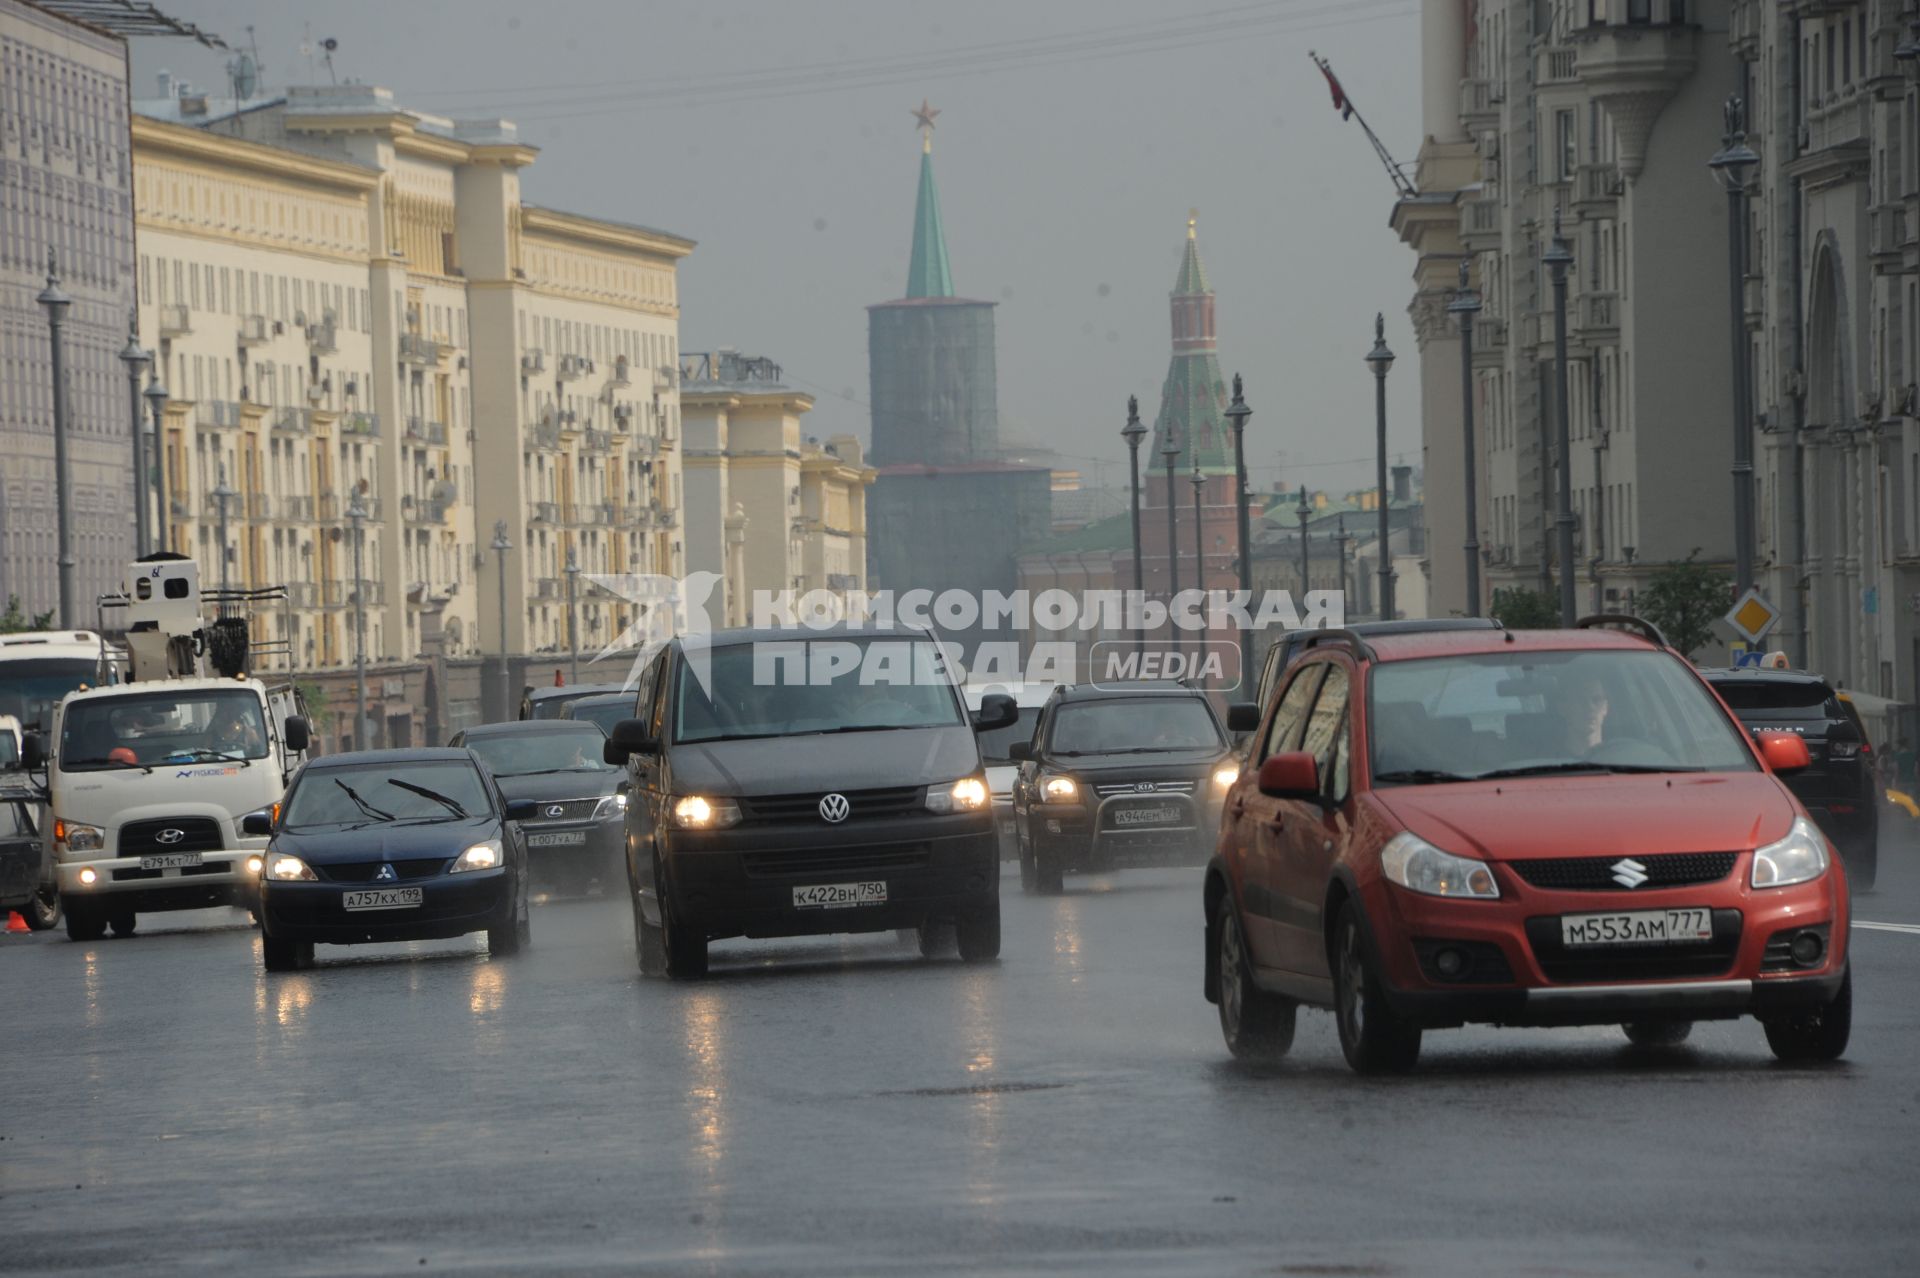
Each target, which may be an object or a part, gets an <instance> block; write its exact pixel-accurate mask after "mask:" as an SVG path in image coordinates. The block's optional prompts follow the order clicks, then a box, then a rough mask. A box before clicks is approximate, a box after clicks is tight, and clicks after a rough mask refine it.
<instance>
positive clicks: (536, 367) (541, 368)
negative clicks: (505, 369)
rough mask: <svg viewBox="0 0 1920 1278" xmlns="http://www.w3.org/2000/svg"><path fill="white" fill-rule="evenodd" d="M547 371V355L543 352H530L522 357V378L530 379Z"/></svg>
mask: <svg viewBox="0 0 1920 1278" xmlns="http://www.w3.org/2000/svg"><path fill="white" fill-rule="evenodd" d="M546 371H547V353H546V352H545V351H543V350H530V351H527V352H526V353H525V354H523V355H521V356H520V376H522V377H529V376H532V375H533V374H535V373H544V372H546Z"/></svg>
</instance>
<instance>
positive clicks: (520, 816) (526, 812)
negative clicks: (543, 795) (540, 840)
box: [507, 799, 540, 821]
mask: <svg viewBox="0 0 1920 1278" xmlns="http://www.w3.org/2000/svg"><path fill="white" fill-rule="evenodd" d="M539 815H540V805H539V803H538V802H536V801H535V800H533V799H509V800H508V801H507V820H509V821H531V820H532V819H533V818H534V817H537V816H539Z"/></svg>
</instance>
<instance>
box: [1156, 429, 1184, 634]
mask: <svg viewBox="0 0 1920 1278" xmlns="http://www.w3.org/2000/svg"><path fill="white" fill-rule="evenodd" d="M1173 431H1174V426H1173V422H1172V421H1168V422H1167V438H1166V441H1165V442H1164V443H1162V444H1161V445H1160V457H1161V459H1162V460H1163V461H1165V462H1166V466H1167V633H1168V634H1170V635H1172V636H1173V650H1174V651H1175V652H1180V651H1182V650H1183V649H1184V648H1185V646H1186V645H1185V644H1183V643H1182V642H1181V640H1180V628H1179V627H1178V626H1176V625H1175V624H1174V621H1173V600H1174V597H1175V596H1176V595H1178V594H1179V593H1180V547H1179V535H1180V533H1179V526H1178V515H1177V511H1178V507H1179V501H1178V499H1176V498H1175V497H1174V495H1173V463H1174V462H1176V461H1178V460H1179V459H1180V441H1178V440H1177V439H1175V438H1174V437H1173Z"/></svg>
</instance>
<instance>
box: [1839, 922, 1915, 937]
mask: <svg viewBox="0 0 1920 1278" xmlns="http://www.w3.org/2000/svg"><path fill="white" fill-rule="evenodd" d="M1853 925H1854V926H1855V927H1864V928H1871V929H1872V930H1873V931H1875V932H1905V933H1906V934H1907V935H1908V936H1920V923H1869V922H1867V921H1866V920H1864V919H1855V920H1854V921H1853Z"/></svg>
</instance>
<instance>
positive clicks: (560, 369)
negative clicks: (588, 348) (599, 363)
mask: <svg viewBox="0 0 1920 1278" xmlns="http://www.w3.org/2000/svg"><path fill="white" fill-rule="evenodd" d="M592 372H593V361H592V360H590V359H588V358H587V357H586V356H584V355H562V356H561V357H560V363H559V364H558V365H557V366H556V367H555V369H554V376H556V377H558V378H559V379H560V380H561V381H563V382H573V381H578V380H579V379H580V378H582V377H585V376H587V375H588V374H590V373H592Z"/></svg>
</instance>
